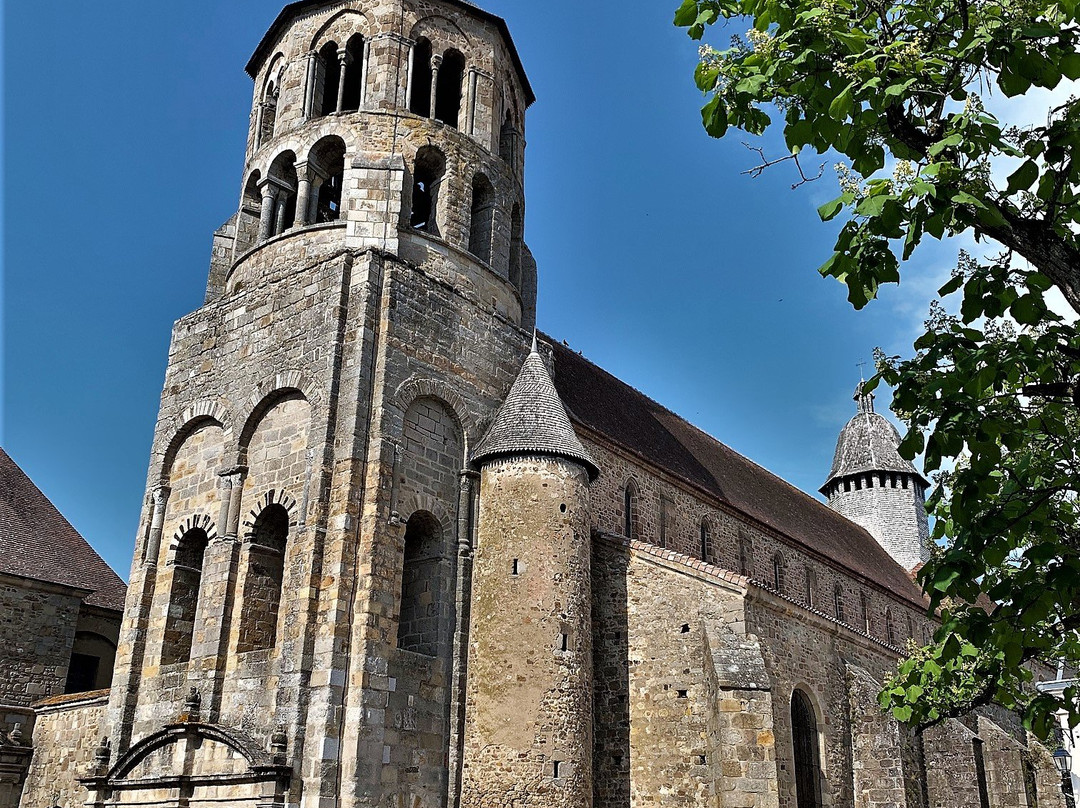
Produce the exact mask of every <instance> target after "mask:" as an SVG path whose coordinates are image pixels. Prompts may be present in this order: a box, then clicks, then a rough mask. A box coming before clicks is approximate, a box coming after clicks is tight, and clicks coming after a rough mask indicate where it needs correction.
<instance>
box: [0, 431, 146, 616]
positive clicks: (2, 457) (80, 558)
mask: <svg viewBox="0 0 1080 808" xmlns="http://www.w3.org/2000/svg"><path fill="white" fill-rule="evenodd" d="M0 572H4V573H7V574H9V575H18V576H21V577H23V578H34V579H36V580H39V581H47V582H49V583H53V584H61V585H63V586H70V587H74V588H75V589H89V590H90V591H91V594H90V595H87V597H86V599H85V600H84V601H83V602H84V603H87V604H89V605H91V606H100V607H102V608H105V609H114V610H116V611H123V609H124V596H125V594H126V593H127V586H125V584H124V582H123V581H122V580H120V576H118V575H117V574H116V573H115V572H113V571H112V569H111V568H110V567H109V565H108V564H106V563H105V562H104V560H102V558H101V556H99V555H98V554H97V553H96V552H94V548H92V547H91V546H90V545H89V544H87V543H86V539H84V538H83V537H82V536H80V535H79V533H78V531H76V530H75V528H73V527H72V526H71V524H70V523H69V522H68V520H67V519H65V518H64V517H63V516H61V515H60V511H58V510H56V506H55V505H53V504H52V503H51V502H49V499H48V497H46V496H45V495H44V494H43V493H41V490H40V489H39V488H38V487H37V486H36V485H34V483H33V481H31V479H30V478H29V477H27V476H26V474H25V473H24V472H23V470H22V469H21V468H19V467H18V466H17V465H16V464H15V461H14V460H12V459H11V457H10V456H9V455H8V453H7V452H5V451H4V450H3V449H0Z"/></svg>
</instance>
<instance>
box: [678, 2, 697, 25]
mask: <svg viewBox="0 0 1080 808" xmlns="http://www.w3.org/2000/svg"><path fill="white" fill-rule="evenodd" d="M697 15H698V10H697V0H683V4H682V5H681V6H679V8H678V10H676V12H675V25H677V26H679V27H680V28H686V27H687V26H688V25H693V24H694V21H695V20H697Z"/></svg>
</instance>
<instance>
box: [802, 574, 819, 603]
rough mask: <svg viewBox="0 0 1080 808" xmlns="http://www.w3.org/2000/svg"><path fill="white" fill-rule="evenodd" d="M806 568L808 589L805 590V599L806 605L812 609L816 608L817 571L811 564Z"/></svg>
mask: <svg viewBox="0 0 1080 808" xmlns="http://www.w3.org/2000/svg"><path fill="white" fill-rule="evenodd" d="M805 569H806V574H805V578H804V580H805V582H806V590H805V591H804V592H803V599H804V600H805V601H806V605H807V606H809V607H810V608H811V609H812V608H814V590H816V589H817V573H816V572H814V571H813V570H812V569H810V567H809V566H807V567H806V568H805Z"/></svg>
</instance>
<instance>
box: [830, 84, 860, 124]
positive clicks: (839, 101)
mask: <svg viewBox="0 0 1080 808" xmlns="http://www.w3.org/2000/svg"><path fill="white" fill-rule="evenodd" d="M854 86H855V82H852V83H851V84H849V85H848V86H847V87H845V88H844V89H843V90H841V91H840V94H839V95H837V96H836V98H834V99H833V100H832V103H831V104H829V117H830V118H832V119H833V120H835V121H845V120H847V117H848V115H850V114H851V110H852V109H853V108H854V105H855V104H854V99H853V97H852V89H853V88H854Z"/></svg>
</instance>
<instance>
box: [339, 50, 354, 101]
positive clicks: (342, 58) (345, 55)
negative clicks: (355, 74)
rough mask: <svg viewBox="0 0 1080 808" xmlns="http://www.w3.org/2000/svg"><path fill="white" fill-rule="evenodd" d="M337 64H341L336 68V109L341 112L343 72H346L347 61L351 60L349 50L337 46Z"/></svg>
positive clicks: (343, 94) (343, 86) (343, 96)
mask: <svg viewBox="0 0 1080 808" xmlns="http://www.w3.org/2000/svg"><path fill="white" fill-rule="evenodd" d="M337 58H338V64H339V65H340V66H341V67H340V69H339V70H338V83H337V107H336V109H337V111H338V112H341V110H342V107H343V106H344V104H345V74H346V73H347V72H348V67H349V62H350V61H352V60H351V59H350V57H349V52H348V51H347V50H346V49H345V48H339V49H338V52H337Z"/></svg>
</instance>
